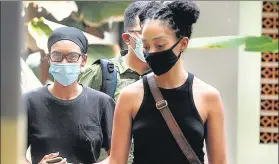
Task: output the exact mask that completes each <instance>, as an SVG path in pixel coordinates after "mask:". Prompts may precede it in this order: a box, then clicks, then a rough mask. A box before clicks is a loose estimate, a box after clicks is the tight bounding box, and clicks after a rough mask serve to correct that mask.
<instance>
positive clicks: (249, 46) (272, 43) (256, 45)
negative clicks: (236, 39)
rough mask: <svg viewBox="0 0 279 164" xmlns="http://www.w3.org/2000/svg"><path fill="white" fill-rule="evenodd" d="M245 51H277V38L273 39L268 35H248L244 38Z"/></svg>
mask: <svg viewBox="0 0 279 164" xmlns="http://www.w3.org/2000/svg"><path fill="white" fill-rule="evenodd" d="M245 50H246V51H251V52H272V53H278V39H276V40H273V39H272V38H271V37H268V36H261V37H248V38H247V39H246V47H245Z"/></svg>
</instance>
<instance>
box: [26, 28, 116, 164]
mask: <svg viewBox="0 0 279 164" xmlns="http://www.w3.org/2000/svg"><path fill="white" fill-rule="evenodd" d="M47 45H48V50H49V55H48V58H49V64H50V68H49V73H50V74H52V76H53V77H54V83H53V84H50V85H46V86H43V87H40V88H37V89H35V90H32V91H30V92H27V93H25V94H24V95H23V101H24V104H25V105H26V108H27V112H28V145H27V147H28V146H31V158H32V163H36V164H37V163H39V164H45V163H46V160H49V159H52V158H54V157H57V156H61V157H63V158H64V159H63V161H61V162H60V163H61V164H62V163H63V164H64V163H67V161H68V162H69V163H84V164H85V163H87V164H88V163H94V162H96V161H97V160H98V158H99V155H100V151H101V148H104V149H105V150H106V151H107V152H108V153H109V151H110V143H111V131H112V120H113V114H114V108H115V102H114V100H113V99H112V98H111V97H109V96H108V95H106V94H104V93H102V92H100V91H97V90H94V89H91V88H89V87H86V86H83V85H82V84H79V83H78V81H77V80H78V76H79V74H80V70H81V67H83V66H84V65H85V64H86V61H87V54H86V53H87V47H88V41H87V38H86V37H85V36H84V34H83V33H82V32H81V31H80V30H78V29H76V28H74V27H62V28H58V29H56V30H54V31H53V33H52V34H51V36H50V37H49V39H48V43H47Z"/></svg>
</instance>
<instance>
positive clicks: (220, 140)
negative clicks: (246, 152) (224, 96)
mask: <svg viewBox="0 0 279 164" xmlns="http://www.w3.org/2000/svg"><path fill="white" fill-rule="evenodd" d="M206 102H207V103H206V104H208V107H209V108H208V119H207V138H206V146H207V154H208V160H209V164H227V157H226V143H225V130H224V107H223V103H222V100H221V96H220V94H219V92H218V91H217V90H216V91H213V92H211V93H209V94H208V95H207V96H206Z"/></svg>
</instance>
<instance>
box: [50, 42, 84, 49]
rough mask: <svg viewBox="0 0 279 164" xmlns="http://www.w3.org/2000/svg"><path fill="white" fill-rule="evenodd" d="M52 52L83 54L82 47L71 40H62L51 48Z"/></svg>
mask: <svg viewBox="0 0 279 164" xmlns="http://www.w3.org/2000/svg"><path fill="white" fill-rule="evenodd" d="M51 51H60V52H81V49H80V47H79V46H78V45H77V44H76V43H74V42H72V41H69V40H60V41H58V42H56V43H54V44H53V45H52V46H51Z"/></svg>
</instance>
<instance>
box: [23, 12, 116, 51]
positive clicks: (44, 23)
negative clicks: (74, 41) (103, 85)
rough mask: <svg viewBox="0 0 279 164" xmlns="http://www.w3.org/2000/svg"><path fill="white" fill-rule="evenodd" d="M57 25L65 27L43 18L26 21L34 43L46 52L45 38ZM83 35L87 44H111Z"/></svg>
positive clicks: (86, 34)
mask: <svg viewBox="0 0 279 164" xmlns="http://www.w3.org/2000/svg"><path fill="white" fill-rule="evenodd" d="M59 27H65V25H61V24H58V23H54V22H51V21H49V20H46V19H45V18H43V17H41V18H39V19H38V18H34V19H33V20H32V21H30V22H29V23H28V31H29V33H30V35H31V36H32V37H33V38H34V39H35V40H36V44H37V46H38V47H39V48H40V49H43V50H44V51H45V52H47V51H48V50H47V44H46V43H47V39H48V37H49V36H50V35H51V33H52V31H53V30H54V29H56V28H59ZM84 35H85V36H86V37H87V39H88V44H100V45H112V44H111V43H110V42H108V41H106V40H103V39H101V38H98V37H95V36H93V35H90V34H88V33H85V32H84Z"/></svg>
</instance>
